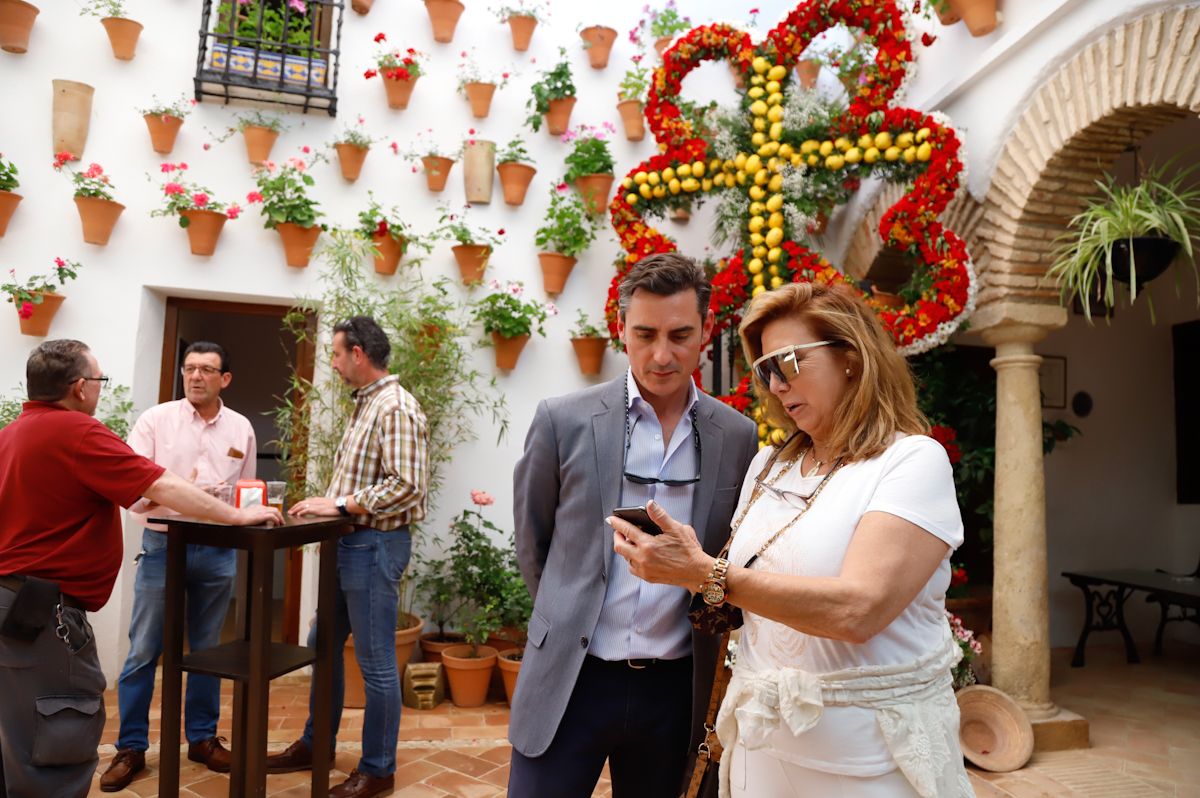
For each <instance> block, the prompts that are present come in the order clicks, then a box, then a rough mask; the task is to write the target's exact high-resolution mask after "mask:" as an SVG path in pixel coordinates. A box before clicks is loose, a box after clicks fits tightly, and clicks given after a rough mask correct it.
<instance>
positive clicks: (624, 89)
mask: <svg viewBox="0 0 1200 798" xmlns="http://www.w3.org/2000/svg"><path fill="white" fill-rule="evenodd" d="M630 60H631V61H632V62H633V63H632V66H630V67H629V69H627V70H625V74H624V75H623V76H622V77H621V82H620V83H618V84H617V99H618V100H619V101H621V102H625V101H626V100H637V101H638V102H645V101H646V92H648V91H649V90H650V67H644V66H642V60H643V56H642V54H641V53H638V54H637V55H635V56H633V58H632V59H630Z"/></svg>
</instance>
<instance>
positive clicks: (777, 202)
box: [767, 194, 783, 213]
mask: <svg viewBox="0 0 1200 798" xmlns="http://www.w3.org/2000/svg"><path fill="white" fill-rule="evenodd" d="M782 207H783V195H782V194H772V195H771V196H770V197H768V198H767V210H768V211H770V212H771V213H774V212H775V211H777V210H779V209H780V208H782Z"/></svg>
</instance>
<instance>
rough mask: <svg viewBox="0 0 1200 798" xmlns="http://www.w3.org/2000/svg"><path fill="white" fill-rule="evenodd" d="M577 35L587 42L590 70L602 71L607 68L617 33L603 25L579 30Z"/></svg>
mask: <svg viewBox="0 0 1200 798" xmlns="http://www.w3.org/2000/svg"><path fill="white" fill-rule="evenodd" d="M579 35H580V36H582V37H583V40H584V41H585V42H587V45H586V48H587V54H588V62H589V63H590V64H591V65H592V69H604V68H605V67H606V66H608V56H609V54H610V53H611V52H612V48H613V44H614V43H616V41H617V32H616V31H615V30H613V29H612V28H609V27H605V26H604V25H592V26H591V27H590V28H584V29H583V30H581V31H580V32H579Z"/></svg>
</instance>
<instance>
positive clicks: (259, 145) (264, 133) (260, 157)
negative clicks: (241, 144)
mask: <svg viewBox="0 0 1200 798" xmlns="http://www.w3.org/2000/svg"><path fill="white" fill-rule="evenodd" d="M242 138H243V139H245V141H246V157H247V158H249V159H250V163H252V164H254V165H255V166H258V165H260V164H264V163H266V162H267V161H269V160H271V148H272V147H274V146H275V140H276V139H278V138H279V133H278V132H277V131H274V130H271V128H269V127H262V126H261V125H246V126H245V127H244V128H242Z"/></svg>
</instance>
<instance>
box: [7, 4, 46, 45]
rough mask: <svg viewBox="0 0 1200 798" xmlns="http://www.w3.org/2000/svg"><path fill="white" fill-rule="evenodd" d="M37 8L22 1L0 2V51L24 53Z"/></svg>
mask: <svg viewBox="0 0 1200 798" xmlns="http://www.w3.org/2000/svg"><path fill="white" fill-rule="evenodd" d="M37 15H38V7H37V6H35V5H32V4H30V3H26V2H24V0H0V50H4V52H6V53H17V54H18V55H19V54H21V53H24V52H25V51H27V50H28V49H29V32H30V31H31V30H33V22H34V20H35V19H37Z"/></svg>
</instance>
